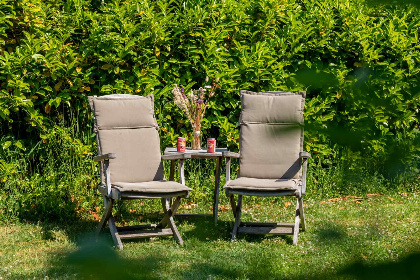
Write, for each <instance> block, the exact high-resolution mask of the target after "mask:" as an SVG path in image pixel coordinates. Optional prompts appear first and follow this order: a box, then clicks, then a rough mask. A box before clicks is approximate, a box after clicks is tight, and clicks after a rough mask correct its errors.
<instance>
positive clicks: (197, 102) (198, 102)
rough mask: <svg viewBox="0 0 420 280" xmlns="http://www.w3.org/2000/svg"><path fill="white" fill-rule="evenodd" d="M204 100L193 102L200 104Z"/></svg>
mask: <svg viewBox="0 0 420 280" xmlns="http://www.w3.org/2000/svg"><path fill="white" fill-rule="evenodd" d="M203 102H204V101H203V100H197V101H195V104H202V103H203Z"/></svg>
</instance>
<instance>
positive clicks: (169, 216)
mask: <svg viewBox="0 0 420 280" xmlns="http://www.w3.org/2000/svg"><path fill="white" fill-rule="evenodd" d="M180 204H181V197H177V198H176V199H175V201H174V202H173V204H172V207H171V208H169V199H168V198H162V206H163V211H164V212H165V216H164V217H163V219H162V221H161V222H160V223H159V225H160V226H161V227H166V226H167V225H168V224H169V226H170V228H171V230H172V233H173V235H174V238H175V240H176V241H177V242H178V243H179V245H181V246H182V245H184V241H183V240H182V237H181V234H179V231H178V228H177V227H176V225H175V221H174V217H173V215H174V214H175V213H176V211H177V210H178V207H179V205H180Z"/></svg>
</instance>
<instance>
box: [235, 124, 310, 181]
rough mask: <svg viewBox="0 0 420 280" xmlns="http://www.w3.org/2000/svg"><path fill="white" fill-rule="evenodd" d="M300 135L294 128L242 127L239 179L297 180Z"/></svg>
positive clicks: (293, 126)
mask: <svg viewBox="0 0 420 280" xmlns="http://www.w3.org/2000/svg"><path fill="white" fill-rule="evenodd" d="M302 136H303V134H302V129H301V128H300V127H299V126H296V125H284V124H277V125H274V124H243V125H241V131H240V137H239V149H240V155H241V157H240V160H239V177H251V178H266V179H277V178H283V179H291V178H300V176H301V174H300V173H301V172H300V161H299V152H300V151H301V142H302Z"/></svg>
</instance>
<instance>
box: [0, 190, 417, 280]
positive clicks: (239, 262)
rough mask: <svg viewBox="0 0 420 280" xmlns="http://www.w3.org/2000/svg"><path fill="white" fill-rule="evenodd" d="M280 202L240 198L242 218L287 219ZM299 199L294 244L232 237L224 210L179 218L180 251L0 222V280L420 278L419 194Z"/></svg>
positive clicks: (168, 245) (71, 228) (72, 229)
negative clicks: (300, 224) (303, 221)
mask: <svg viewBox="0 0 420 280" xmlns="http://www.w3.org/2000/svg"><path fill="white" fill-rule="evenodd" d="M287 202H288V200H284V201H282V202H280V203H278V202H275V203H274V202H269V201H268V200H266V201H265V202H261V204H251V203H250V200H249V199H248V200H247V199H245V207H244V214H243V218H244V220H248V221H254V220H260V221H269V220H271V221H282V222H293V208H294V203H292V204H291V205H289V203H287ZM304 203H305V210H306V218H307V225H308V228H307V230H306V231H305V232H302V233H301V234H300V237H299V243H298V246H292V245H291V242H292V237H291V236H243V235H240V236H239V239H238V241H237V242H233V243H232V242H230V234H231V230H232V225H233V223H232V221H233V218H232V215H231V212H230V209H224V207H223V206H222V209H223V210H225V211H222V213H221V214H220V219H219V223H218V225H217V226H215V225H214V223H213V219H212V218H211V217H200V218H191V219H183V220H179V219H178V220H177V224H178V225H179V230H180V232H181V234H182V236H183V238H184V242H185V246H184V247H180V246H179V245H177V244H176V243H175V242H174V241H173V239H172V237H167V238H155V239H153V240H150V239H147V240H136V241H133V242H127V241H124V246H125V247H124V251H122V252H119V251H116V250H114V249H112V248H111V247H110V246H109V245H110V244H111V240H110V238H109V235H108V234H104V236H105V239H104V240H103V241H102V242H93V241H92V239H91V237H90V234H89V232H90V231H91V230H92V229H93V228H94V227H95V222H94V221H93V220H92V221H72V222H71V223H70V222H69V224H59V225H53V224H42V223H40V224H32V223H10V224H2V225H1V226H0V279H328V278H329V279H331V278H333V279H420V214H419V213H420V197H419V195H418V194H413V193H408V194H393V195H389V196H388V195H376V196H375V195H368V196H365V197H363V198H357V197H346V198H336V199H329V200H328V199H325V200H321V199H318V198H312V199H307V200H306V201H305V202H304ZM185 208H188V207H184V209H181V211H182V212H185V213H188V212H189V211H190V212H200V211H204V209H199V207H195V208H193V209H192V210H188V209H185ZM207 211H210V210H209V209H208V208H207ZM143 219H144V217H143Z"/></svg>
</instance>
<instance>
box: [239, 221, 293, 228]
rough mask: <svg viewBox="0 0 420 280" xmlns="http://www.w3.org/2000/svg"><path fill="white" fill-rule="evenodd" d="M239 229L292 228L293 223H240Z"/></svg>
mask: <svg viewBox="0 0 420 280" xmlns="http://www.w3.org/2000/svg"><path fill="white" fill-rule="evenodd" d="M240 226H241V227H294V226H295V224H294V223H258V222H242V223H241V225H240Z"/></svg>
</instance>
